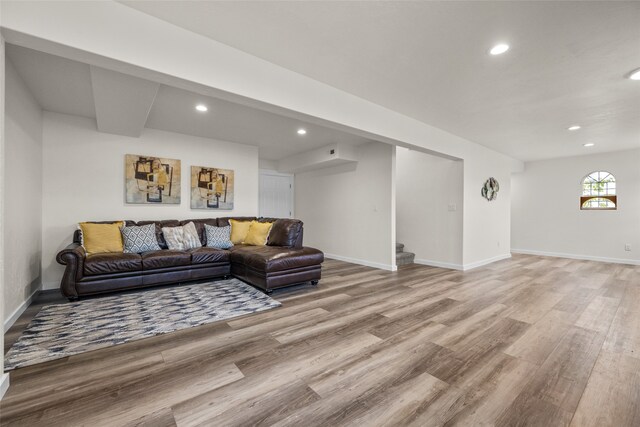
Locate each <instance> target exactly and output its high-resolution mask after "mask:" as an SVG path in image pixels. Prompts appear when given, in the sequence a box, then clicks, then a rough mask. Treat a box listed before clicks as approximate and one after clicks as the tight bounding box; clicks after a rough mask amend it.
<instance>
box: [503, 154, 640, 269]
mask: <svg viewBox="0 0 640 427" xmlns="http://www.w3.org/2000/svg"><path fill="white" fill-rule="evenodd" d="M638 165H640V149H636V150H630V151H619V152H613V153H602V154H593V155H587V156H579V157H569V158H563V159H555V160H544V161H536V162H528V163H527V164H526V166H525V171H524V172H523V173H519V174H514V175H513V197H512V214H511V216H512V224H513V227H512V233H511V236H512V242H511V246H512V247H513V251H514V252H526V253H534V254H541V255H557V256H566V257H573V258H582V259H596V260H601V261H611V262H624V263H630V264H640V167H639V166H638ZM596 170H606V171H608V172H611V173H612V174H613V175H614V176H615V178H616V191H617V196H618V209H617V210H615V211H584V210H580V207H579V206H580V203H579V200H580V196H581V190H582V188H581V185H580V184H581V180H582V178H584V176H586V175H587V174H588V173H590V172H593V171H596ZM627 244H629V245H630V249H631V250H630V251H626V250H625V245H627Z"/></svg>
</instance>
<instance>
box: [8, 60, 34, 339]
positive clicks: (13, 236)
mask: <svg viewBox="0 0 640 427" xmlns="http://www.w3.org/2000/svg"><path fill="white" fill-rule="evenodd" d="M5 79H6V89H5V91H6V94H5V113H6V117H5V162H4V178H5V180H6V182H9V183H10V184H9V185H6V186H5V193H4V197H5V207H6V208H5V212H4V215H5V216H4V218H5V232H4V245H5V248H10V250H7V251H6V253H5V270H4V280H5V283H6V286H5V289H4V316H5V317H4V318H3V321H4V322H5V327H6V326H9V325H10V324H12V323H13V321H15V320H16V318H17V316H19V315H20V314H21V312H22V311H23V310H24V309H25V308H26V306H27V305H28V303H29V302H30V300H31V296H32V295H33V294H34V292H36V291H37V290H38V289H39V288H40V272H41V252H42V109H41V108H40V105H39V104H38V103H37V102H36V100H35V99H34V98H33V96H32V95H31V93H30V92H29V90H28V89H27V87H26V86H25V85H24V83H23V82H22V80H21V78H20V76H18V73H17V72H16V70H15V68H14V67H13V65H12V64H11V62H10V61H7V62H6V77H5Z"/></svg>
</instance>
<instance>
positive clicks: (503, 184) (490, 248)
mask: <svg viewBox="0 0 640 427" xmlns="http://www.w3.org/2000/svg"><path fill="white" fill-rule="evenodd" d="M470 154H472V155H470V156H469V157H467V158H465V160H464V212H463V217H464V220H463V247H464V249H463V268H464V269H465V270H468V269H471V268H475V267H479V266H482V265H485V264H489V263H491V262H494V261H499V260H501V259H505V258H509V257H511V250H510V242H511V237H510V233H511V171H512V170H513V169H512V164H511V163H510V162H509V161H508V160H506V159H505V158H504V157H500V156H496V155H494V154H493V153H492V152H490V151H489V150H482V149H478V150H474V152H473V153H470ZM490 177H493V178H495V179H497V180H498V182H499V184H500V191H499V192H498V197H497V199H495V200H492V201H487V199H485V198H484V197H482V196H481V194H480V191H481V189H482V186H483V185H484V182H485V181H486V180H487V179H488V178H490Z"/></svg>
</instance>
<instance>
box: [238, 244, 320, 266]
mask: <svg viewBox="0 0 640 427" xmlns="http://www.w3.org/2000/svg"><path fill="white" fill-rule="evenodd" d="M230 259H231V262H233V263H238V264H243V265H245V266H247V267H249V268H253V269H255V270H258V271H261V272H265V273H271V272H274V271H282V270H289V269H292V268H299V267H308V266H312V265H320V264H322V262H323V261H324V254H323V253H322V252H321V251H319V250H317V249H314V248H292V249H290V248H283V247H275V246H244V245H243V246H238V247H235V248H234V250H233V251H231V254H230Z"/></svg>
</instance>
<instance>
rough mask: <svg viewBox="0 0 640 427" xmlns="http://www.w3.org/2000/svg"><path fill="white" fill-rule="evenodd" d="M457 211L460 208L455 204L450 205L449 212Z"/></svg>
mask: <svg viewBox="0 0 640 427" xmlns="http://www.w3.org/2000/svg"><path fill="white" fill-rule="evenodd" d="M457 209H458V207H457V206H456V205H455V203H452V204H450V205H449V212H455V211H456V210H457Z"/></svg>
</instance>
